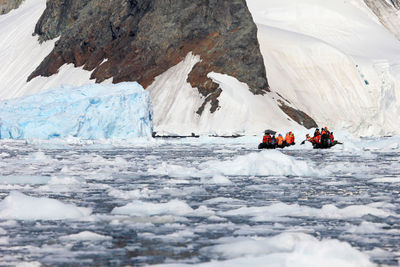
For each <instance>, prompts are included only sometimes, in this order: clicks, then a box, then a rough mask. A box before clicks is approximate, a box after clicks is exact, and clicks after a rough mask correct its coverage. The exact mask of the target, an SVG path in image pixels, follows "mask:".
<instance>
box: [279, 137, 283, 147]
mask: <svg viewBox="0 0 400 267" xmlns="http://www.w3.org/2000/svg"><path fill="white" fill-rule="evenodd" d="M282 144H283V137H282V136H281V135H280V136H278V146H281V145H282Z"/></svg>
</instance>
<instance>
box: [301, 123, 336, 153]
mask: <svg viewBox="0 0 400 267" xmlns="http://www.w3.org/2000/svg"><path fill="white" fill-rule="evenodd" d="M306 140H307V141H308V142H310V143H311V144H312V145H313V147H314V148H330V147H332V146H334V145H336V144H337V141H335V137H334V136H333V132H331V131H329V130H328V128H327V127H324V128H321V131H320V130H319V129H318V128H317V129H315V131H314V136H313V137H311V136H310V135H309V134H306Z"/></svg>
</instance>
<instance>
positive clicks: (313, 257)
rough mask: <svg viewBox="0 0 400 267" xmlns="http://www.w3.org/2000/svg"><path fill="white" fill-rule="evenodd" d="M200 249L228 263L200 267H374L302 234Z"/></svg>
mask: <svg viewBox="0 0 400 267" xmlns="http://www.w3.org/2000/svg"><path fill="white" fill-rule="evenodd" d="M221 242H222V244H219V245H215V246H212V247H209V248H206V249H204V250H205V251H208V252H209V253H214V254H217V255H220V256H223V257H224V258H228V259H230V260H227V261H223V262H211V263H209V264H204V266H265V263H268V266H296V267H299V266H348V267H350V266H354V267H355V266H365V267H366V266H375V265H374V264H373V263H371V262H370V261H369V257H368V255H366V254H363V253H362V252H360V251H358V250H356V249H355V248H353V247H351V246H350V245H349V244H348V243H345V242H341V241H338V240H322V241H319V240H317V239H316V238H314V237H312V236H310V235H307V234H303V233H283V234H280V235H277V236H273V237H270V238H224V239H222V240H221Z"/></svg>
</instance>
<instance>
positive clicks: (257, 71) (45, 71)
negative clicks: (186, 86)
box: [29, 0, 269, 113]
mask: <svg viewBox="0 0 400 267" xmlns="http://www.w3.org/2000/svg"><path fill="white" fill-rule="evenodd" d="M35 33H36V34H38V35H39V36H40V39H41V40H42V41H43V40H48V39H52V38H54V37H57V36H60V35H61V37H60V40H59V41H58V42H57V43H56V47H55V48H54V50H53V51H52V52H51V54H50V55H49V56H48V57H47V58H46V59H45V60H44V61H43V62H42V64H41V65H40V66H39V67H38V68H37V69H36V70H35V72H34V73H32V74H31V76H30V77H29V80H30V79H32V78H34V77H36V76H39V75H41V76H50V75H52V74H54V73H56V72H57V71H58V69H59V68H60V67H61V66H62V65H63V64H65V63H73V64H75V66H84V69H86V70H94V72H93V73H92V77H91V78H92V79H96V81H97V82H102V81H103V80H105V79H108V78H111V77H112V78H113V82H114V83H118V82H122V81H138V82H139V83H140V84H141V85H142V86H143V87H145V88H146V87H147V86H149V85H150V84H151V83H152V82H153V80H154V78H155V77H156V76H158V75H160V74H162V73H163V72H165V71H166V70H168V69H169V68H170V67H172V66H174V65H176V64H178V63H179V62H180V61H182V60H183V59H184V57H185V56H186V55H187V54H188V53H189V52H193V53H194V54H195V55H200V57H201V59H202V61H201V62H199V63H198V64H196V65H195V67H194V68H193V70H192V72H191V73H190V75H189V77H188V82H190V83H191V85H192V86H193V87H197V88H198V90H199V92H200V93H201V94H202V95H204V96H205V97H206V98H207V99H208V100H207V101H211V103H213V108H212V109H214V110H215V109H216V106H218V100H217V98H218V96H219V94H220V89H219V88H218V84H215V83H214V82H213V81H212V80H211V79H209V78H208V77H207V74H208V73H209V72H211V71H214V72H218V73H224V74H228V75H231V76H233V77H236V78H237V79H238V80H240V81H241V82H245V83H247V84H248V85H249V87H250V88H251V89H250V90H251V91H252V92H253V93H254V94H264V93H265V92H267V91H269V87H268V82H267V78H266V72H265V67H264V62H263V57H262V55H261V53H260V49H259V44H258V40H257V27H256V25H255V23H254V22H253V19H252V17H251V14H250V12H249V10H248V8H247V5H246V1H245V0H197V1H192V0H158V1H156V0H119V1H118V0H80V1H74V0H48V1H47V8H46V10H45V12H44V14H43V15H42V17H41V18H40V20H39V22H38V23H37V25H36V29H35ZM104 59H107V61H105V62H103V61H104ZM102 62H103V63H102ZM200 109H201V108H200ZM200 109H199V111H198V112H199V113H201V110H200Z"/></svg>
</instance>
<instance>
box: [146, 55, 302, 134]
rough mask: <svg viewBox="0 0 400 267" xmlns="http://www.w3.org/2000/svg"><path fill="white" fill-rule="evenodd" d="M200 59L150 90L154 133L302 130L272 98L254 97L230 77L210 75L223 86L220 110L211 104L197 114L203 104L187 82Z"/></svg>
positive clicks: (185, 64) (165, 76)
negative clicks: (214, 108) (269, 129)
mask: <svg viewBox="0 0 400 267" xmlns="http://www.w3.org/2000/svg"><path fill="white" fill-rule="evenodd" d="M200 60H201V59H200V57H199V56H194V55H192V54H191V53H189V54H188V55H187V56H186V58H185V60H184V61H183V62H181V63H179V64H178V65H176V66H175V67H173V68H171V69H170V70H168V71H167V72H165V73H163V74H162V75H160V76H158V77H157V78H156V80H155V81H154V83H153V84H152V85H151V86H150V87H148V88H147V90H149V91H150V95H151V97H152V101H153V107H154V126H155V131H156V132H157V133H158V134H161V135H170V134H180V135H191V133H195V134H215V135H232V134H246V133H247V134H249V133H252V134H259V133H260V132H262V131H263V130H264V129H267V128H272V129H276V130H278V129H279V130H280V129H282V130H284V129H285V128H286V129H288V128H291V129H295V128H302V127H301V126H299V125H298V124H297V123H295V122H294V121H292V120H291V119H289V118H288V116H287V115H286V114H285V113H283V111H282V110H281V109H279V108H278V106H277V104H276V103H275V101H274V100H273V99H272V96H275V97H277V96H276V95H274V94H272V93H271V94H268V95H265V96H261V95H253V94H252V93H251V92H250V90H249V88H248V86H247V85H246V84H244V83H241V82H239V81H238V80H237V79H235V78H233V77H230V76H228V75H222V74H218V73H210V74H209V75H208V76H209V77H210V78H211V79H212V80H213V81H214V82H216V83H217V84H219V85H220V87H221V89H222V93H221V95H220V97H219V105H220V108H219V109H218V110H217V111H216V112H214V113H212V112H210V104H209V103H208V104H207V105H206V107H205V109H204V111H203V114H202V115H201V116H200V115H198V114H197V113H196V111H197V110H198V108H199V107H200V106H201V105H202V103H203V102H204V97H202V96H201V95H200V94H199V92H198V90H197V89H195V88H192V87H191V86H190V84H189V83H188V82H187V76H188V74H189V72H190V71H191V69H192V68H193V66H194V65H195V64H196V63H197V62H199V61H200Z"/></svg>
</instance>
